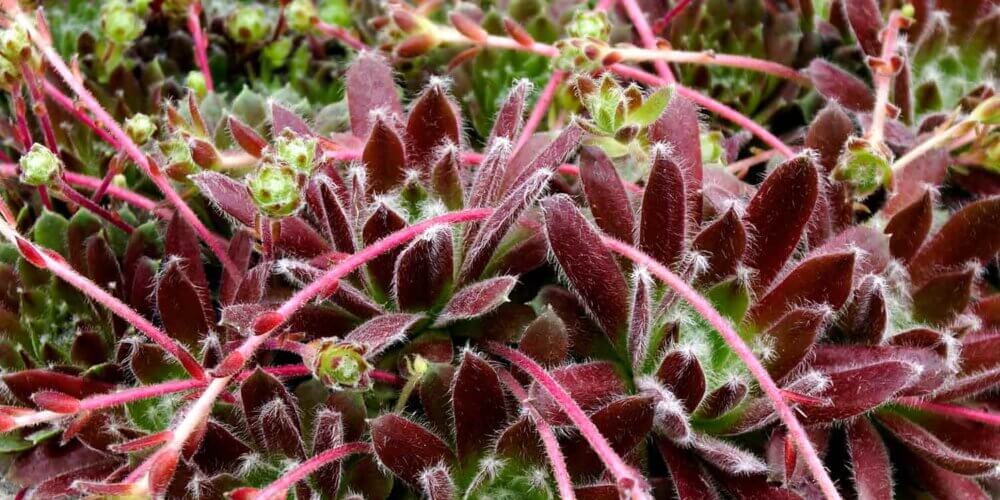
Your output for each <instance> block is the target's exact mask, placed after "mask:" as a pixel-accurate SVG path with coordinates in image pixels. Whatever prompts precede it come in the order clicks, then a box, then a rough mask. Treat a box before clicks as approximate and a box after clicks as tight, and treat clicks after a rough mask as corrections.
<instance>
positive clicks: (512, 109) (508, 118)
mask: <svg viewBox="0 0 1000 500" xmlns="http://www.w3.org/2000/svg"><path fill="white" fill-rule="evenodd" d="M530 92H531V81H530V80H527V79H521V80H517V81H516V82H514V86H513V87H511V89H510V91H509V92H507V99H505V100H504V102H503V105H501V106H500V111H498V112H497V116H496V119H495V120H494V122H493V130H491V131H490V137H489V140H487V141H486V142H487V144H489V143H492V142H493V140H494V139H496V138H498V137H502V138H504V139H507V140H508V141H514V140H516V139H517V136H518V134H520V132H521V125H522V123H523V121H524V103H525V100H526V99H527V97H528V94H529V93H530Z"/></svg>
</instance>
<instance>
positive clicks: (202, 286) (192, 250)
mask: <svg viewBox="0 0 1000 500" xmlns="http://www.w3.org/2000/svg"><path fill="white" fill-rule="evenodd" d="M164 252H165V253H166V255H167V256H168V257H178V258H180V259H182V262H181V263H182V266H181V270H182V271H184V274H185V275H186V276H187V277H188V279H189V280H191V283H193V284H194V285H195V286H196V287H198V293H199V298H200V299H201V302H202V308H203V309H204V310H205V316H206V317H210V315H211V314H212V302H211V297H209V295H208V278H206V277H205V266H204V264H203V263H202V261H201V246H200V244H199V242H198V233H196V232H195V230H194V228H192V227H191V226H190V225H189V224H188V223H187V222H186V221H185V220H184V218H183V217H171V218H170V223H169V224H168V225H167V235H166V238H165V239H164Z"/></svg>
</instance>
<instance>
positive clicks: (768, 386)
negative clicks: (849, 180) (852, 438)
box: [603, 237, 840, 499]
mask: <svg viewBox="0 0 1000 500" xmlns="http://www.w3.org/2000/svg"><path fill="white" fill-rule="evenodd" d="M603 243H604V245H605V246H607V247H608V248H609V249H611V250H613V251H614V252H617V253H618V254H621V255H622V256H623V257H626V258H627V259H629V260H631V261H632V262H635V263H636V264H637V265H640V266H643V267H645V268H646V269H648V270H649V271H650V272H651V273H653V275H654V276H656V277H657V278H659V279H660V280H661V281H663V282H664V283H665V284H666V285H667V286H668V287H670V288H671V289H673V290H674V291H675V292H677V294H678V295H680V296H681V297H682V298H684V300H686V301H687V302H688V304H690V305H691V307H693V308H694V309H695V310H696V311H697V312H698V314H700V315H701V317H702V318H704V319H705V320H706V321H708V323H709V324H710V325H712V327H713V328H715V330H716V331H717V332H718V333H719V335H720V336H721V337H722V338H723V340H725V341H726V344H728V345H729V348H730V349H732V350H733V352H734V353H736V356H738V357H739V358H740V360H742V361H743V363H744V364H745V365H746V366H747V368H748V369H749V370H750V373H751V374H752V375H753V376H754V378H756V379H757V382H758V383H759V384H760V387H761V389H763V391H764V393H765V394H766V395H767V397H768V398H769V399H770V400H771V403H772V404H774V408H775V410H776V411H777V413H778V415H779V416H780V417H781V420H782V421H783V422H784V423H785V426H786V427H787V428H788V433H789V434H790V435H791V436H792V439H793V440H794V441H795V445H796V447H797V448H798V450H799V453H800V454H801V455H802V456H803V458H804V459H805V461H806V464H807V465H808V466H809V470H810V471H811V472H812V475H813V478H815V479H816V482H817V483H818V484H819V487H820V489H821V490H822V491H823V494H824V495H825V496H826V498H828V499H839V498H840V493H838V492H837V487H836V486H834V484H833V481H832V480H831V479H830V476H829V474H827V472H826V469H825V468H824V467H823V461H822V459H820V457H819V455H818V454H817V453H816V449H815V448H814V447H813V445H812V441H810V440H809V436H808V435H807V434H806V431H805V429H803V428H802V424H800V423H799V421H798V419H797V418H795V413H793V412H792V409H791V408H790V407H789V406H788V405H787V404H786V403H785V399H784V397H782V393H781V389H779V388H778V386H777V384H775V382H774V380H773V379H771V376H770V375H769V374H768V373H767V370H766V369H765V368H764V366H763V365H761V364H760V360H758V359H757V357H756V356H755V355H754V354H753V351H751V350H750V347H748V346H747V345H746V343H744V342H743V339H742V338H741V337H740V335H739V334H738V333H736V330H734V329H733V327H732V326H731V325H730V324H729V322H728V321H726V319H725V318H723V317H722V315H720V314H719V312H718V311H716V310H715V308H714V307H712V304H711V303H709V302H708V300H706V299H705V298H704V297H702V296H701V295H700V294H698V292H697V291H695V290H694V289H693V288H691V286H690V285H688V284H687V283H686V282H685V281H684V280H682V279H681V278H680V277H678V276H677V275H676V274H674V273H672V272H670V270H668V269H667V268H666V267H664V266H663V265H662V264H660V263H659V262H657V261H656V260H655V259H653V258H652V257H650V256H648V255H646V254H645V253H643V252H641V251H639V250H637V249H636V248H634V247H632V246H631V245H628V244H625V243H622V242H620V241H618V240H616V239H613V238H608V237H604V238H603Z"/></svg>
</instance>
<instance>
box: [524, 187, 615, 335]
mask: <svg viewBox="0 0 1000 500" xmlns="http://www.w3.org/2000/svg"><path fill="white" fill-rule="evenodd" d="M542 210H543V214H544V219H545V232H546V237H547V238H548V240H549V247H550V248H551V249H552V253H553V254H554V255H555V258H556V261H557V262H558V263H559V267H560V268H561V269H562V271H563V273H565V275H566V278H567V281H569V283H570V285H571V286H572V287H573V288H574V289H575V291H576V292H577V293H578V294H579V296H580V299H581V300H582V301H583V303H584V304H585V305H586V307H587V309H588V310H589V312H590V314H591V315H592V316H593V318H594V319H595V320H596V321H597V322H598V323H600V325H601V326H602V327H603V328H604V333H605V335H607V336H608V337H609V338H610V339H612V341H614V339H617V338H619V336H620V335H621V334H622V332H623V330H624V327H625V325H626V322H627V320H628V287H627V286H626V284H625V278H624V277H623V276H622V273H621V270H620V269H618V264H617V263H616V262H615V258H614V257H613V256H612V255H611V252H610V251H609V250H607V249H606V248H604V245H603V244H602V243H601V239H600V236H599V235H598V234H597V232H596V231H594V229H593V227H591V225H590V223H589V222H587V220H586V219H584V218H583V215H582V214H580V212H579V210H577V208H576V206H575V205H574V203H573V201H572V200H571V199H570V198H569V197H568V196H565V195H558V196H553V197H551V198H548V199H546V200H544V201H543V202H542Z"/></svg>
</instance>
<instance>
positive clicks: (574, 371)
mask: <svg viewBox="0 0 1000 500" xmlns="http://www.w3.org/2000/svg"><path fill="white" fill-rule="evenodd" d="M551 374H552V377H553V378H555V379H556V382H559V385H560V386H562V388H563V389H566V392H568V393H569V395H570V396H571V397H572V398H573V400H574V401H576V402H577V404H579V405H580V408H582V409H583V410H584V411H591V410H595V409H597V408H599V407H600V406H601V404H602V403H604V402H606V401H608V400H610V399H614V398H615V397H616V396H622V395H624V394H625V385H624V384H623V383H622V380H621V378H620V377H619V376H618V373H617V372H616V371H615V367H614V365H612V364H611V363H607V362H603V361H600V362H592V363H581V364H573V365H569V366H567V367H564V368H557V369H555V370H552V372H551ZM529 395H530V396H531V398H532V401H534V403H535V408H537V409H538V412H539V413H541V414H542V416H543V417H544V418H545V420H546V421H548V422H549V423H550V424H552V425H566V424H568V423H569V422H570V420H569V417H567V416H566V414H565V413H563V411H562V410H561V409H560V408H559V406H558V405H557V404H556V402H555V400H553V399H552V397H551V396H549V393H548V392H546V391H545V390H544V389H542V388H541V387H539V386H538V384H532V385H531V388H530V390H529Z"/></svg>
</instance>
